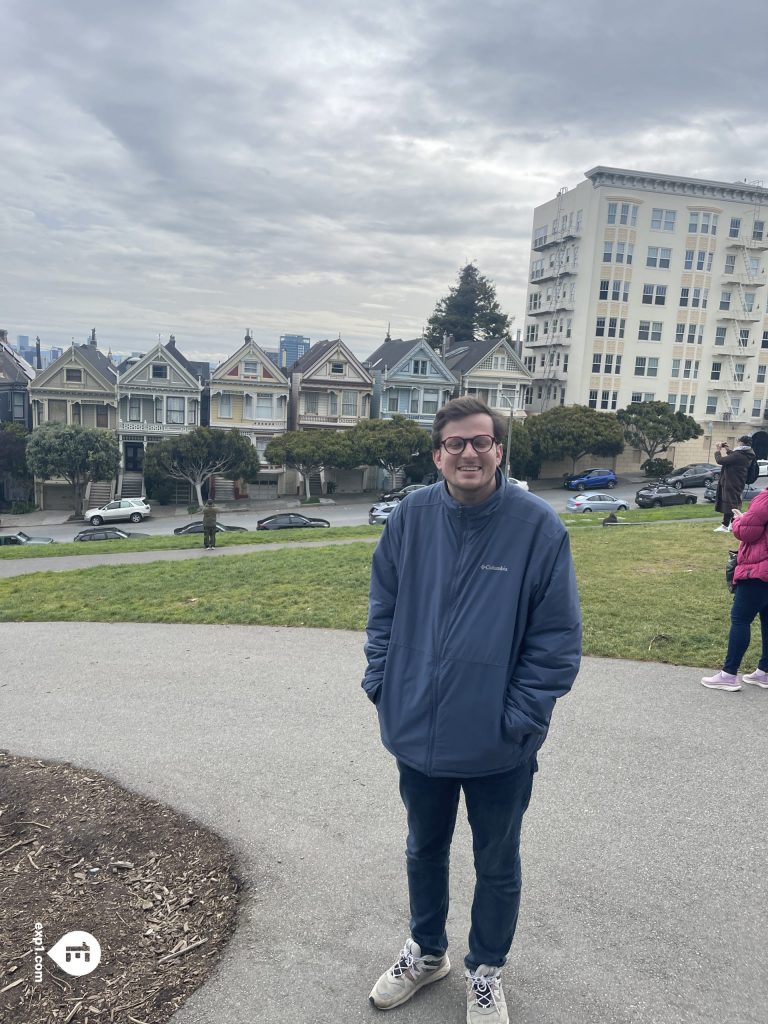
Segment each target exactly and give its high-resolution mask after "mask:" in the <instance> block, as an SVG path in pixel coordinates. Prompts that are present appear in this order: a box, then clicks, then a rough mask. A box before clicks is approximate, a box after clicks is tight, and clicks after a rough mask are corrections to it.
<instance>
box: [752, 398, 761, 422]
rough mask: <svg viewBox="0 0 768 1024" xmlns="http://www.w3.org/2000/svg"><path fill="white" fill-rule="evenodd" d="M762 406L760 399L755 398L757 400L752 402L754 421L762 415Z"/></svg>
mask: <svg viewBox="0 0 768 1024" xmlns="http://www.w3.org/2000/svg"><path fill="white" fill-rule="evenodd" d="M761 405H762V403H761V401H760V399H759V398H755V399H753V400H752V417H753V419H754V417H755V416H759V415H760V407H761Z"/></svg>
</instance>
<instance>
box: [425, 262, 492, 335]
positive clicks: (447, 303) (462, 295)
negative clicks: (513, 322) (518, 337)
mask: <svg viewBox="0 0 768 1024" xmlns="http://www.w3.org/2000/svg"><path fill="white" fill-rule="evenodd" d="M444 334H450V335H453V343H454V345H461V344H466V343H467V342H472V341H481V340H483V339H485V338H509V317H508V316H507V314H506V313H503V312H502V310H501V307H500V306H499V302H498V299H497V298H496V286H495V285H494V284H493V282H492V281H489V280H488V278H487V277H484V276H483V275H482V274H481V273H480V271H479V270H478V269H477V267H476V266H475V265H474V264H473V263H468V264H467V265H466V267H464V268H463V269H462V270H460V271H459V276H458V281H457V283H456V285H455V286H454V287H453V288H451V290H450V292H449V293H448V295H446V296H445V298H442V299H440V301H439V302H438V304H437V305H436V306H435V311H434V313H433V314H432V316H431V317H430V318H429V321H428V323H427V330H426V332H425V337H426V339H427V341H428V342H429V344H430V345H431V346H432V348H438V347H439V346H440V345H442V343H443V335H444Z"/></svg>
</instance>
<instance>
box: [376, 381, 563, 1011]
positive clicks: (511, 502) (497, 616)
mask: <svg viewBox="0 0 768 1024" xmlns="http://www.w3.org/2000/svg"><path fill="white" fill-rule="evenodd" d="M505 432H506V428H505V422H504V421H503V420H502V419H501V417H499V416H497V415H496V414H494V413H492V412H491V410H490V409H489V408H488V407H487V406H486V405H485V404H484V403H483V402H480V401H478V400H476V399H474V398H470V397H465V398H457V399H454V400H453V401H452V402H449V403H448V404H447V405H445V406H443V408H442V409H440V410H439V411H438V413H437V416H436V417H435V421H434V424H433V427H432V447H433V452H432V457H433V459H434V462H435V465H436V466H437V468H438V469H439V470H440V471H441V472H442V474H443V477H444V480H443V481H441V482H439V483H436V484H433V485H432V486H431V487H425V488H423V489H421V490H418V491H415V492H412V493H411V494H409V495H408V497H407V498H406V499H405V500H404V501H402V502H401V503H400V505H399V506H398V507H397V508H396V509H395V511H394V512H393V513H392V515H391V516H390V518H389V520H388V522H387V525H386V526H385V528H384V532H383V534H382V536H381V539H380V541H379V543H378V545H377V547H376V551H375V553H374V556H373V568H372V578H371V592H370V605H369V613H368V625H367V631H368V641H367V643H366V647H365V652H366V656H367V659H368V667H367V670H366V672H365V676H364V678H363V688H364V690H365V692H366V694H367V695H368V697H369V698H370V699H371V700H372V701H373V702H374V703H375V704H376V707H377V709H378V714H379V724H380V728H381V738H382V742H383V743H384V746H385V747H386V748H387V749H388V750H389V751H390V752H391V753H392V754H393V755H394V756H395V757H396V759H397V765H398V769H399V772H400V795H401V798H402V800H403V803H404V805H405V809H406V812H407V817H408V840H407V844H406V863H407V874H408V890H409V896H410V910H411V922H410V932H411V934H410V937H409V938H408V939H407V940H406V942H405V946H404V947H403V949H402V951H401V953H400V956H399V958H398V960H397V962H396V963H395V964H394V965H393V966H392V967H391V968H390V969H389V970H388V971H386V972H385V973H384V974H382V976H381V977H380V978H379V980H378V981H377V982H376V984H375V986H374V988H373V991H372V992H371V995H370V999H371V1002H372V1003H373V1004H374V1006H377V1007H378V1008H379V1009H382V1010H388V1009H391V1008H392V1007H394V1006H399V1005H400V1004H401V1003H404V1002H406V1001H407V1000H408V999H410V998H411V996H413V995H414V994H415V993H416V992H417V991H418V990H419V989H420V988H421V987H422V986H424V985H428V984H429V983H430V982H433V981H438V980H439V979H440V978H443V977H445V975H446V974H447V973H448V971H449V970H450V962H449V960H448V953H447V947H448V938H447V935H446V930H445V925H446V920H447V915H448V895H449V892H448V861H449V854H450V846H451V839H452V836H453V830H454V826H455V823H456V814H457V810H458V804H459V796H460V793H461V791H462V790H463V792H464V799H465V803H466V807H467V817H468V819H469V824H470V827H471V829H472V836H473V849H474V856H475V874H476V880H475V892H474V899H473V903H472V921H471V928H470V932H469V952H468V953H467V956H466V957H465V959H464V965H465V979H466V987H467V1021H468V1022H469V1024H507V1022H508V1020H509V1017H508V1014H507V1007H506V1002H505V998H504V993H503V990H502V987H501V981H500V972H501V968H502V967H503V965H504V963H505V961H506V958H507V953H508V952H509V949H510V946H511V944H512V939H513V936H514V933H515V926H516V924H517V915H518V908H519V905H520V886H521V873H520V854H519V845H520V830H521V825H522V819H523V814H524V813H525V811H526V809H527V807H528V801H529V799H530V796H531V789H532V786H533V775H534V772H535V771H536V770H537V762H536V751H537V750H538V749H539V747H540V746H541V745H542V743H543V742H544V739H545V738H546V735H547V729H548V726H549V720H550V717H551V715H552V709H553V707H554V703H555V700H556V699H557V698H558V697H561V696H562V695H563V694H565V693H567V692H568V690H569V689H570V687H571V685H572V683H573V680H574V678H575V677H576V673H577V671H578V668H579V660H580V653H581V619H580V613H579V601H578V594H577V590H576V582H575V577H574V572H573V563H572V560H571V555H570V548H569V543H568V534H567V533H566V530H565V528H564V527H563V524H562V523H561V522H560V519H559V518H558V516H557V515H556V514H555V513H554V512H553V510H552V509H551V508H550V507H549V506H548V505H547V504H546V503H545V502H543V501H541V500H540V499H539V498H537V497H536V496H535V495H533V494H529V493H527V492H526V491H523V490H522V489H521V488H519V487H515V486H514V485H512V484H509V483H508V482H507V480H506V479H505V478H504V476H503V474H502V473H501V471H500V470H499V465H500V463H501V459H502V439H503V437H504V436H505Z"/></svg>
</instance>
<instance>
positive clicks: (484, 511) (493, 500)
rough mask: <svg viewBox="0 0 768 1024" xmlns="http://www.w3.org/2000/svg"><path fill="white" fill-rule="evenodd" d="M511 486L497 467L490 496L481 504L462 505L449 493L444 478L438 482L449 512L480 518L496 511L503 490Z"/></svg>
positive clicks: (441, 495)
mask: <svg viewBox="0 0 768 1024" xmlns="http://www.w3.org/2000/svg"><path fill="white" fill-rule="evenodd" d="M511 486H512V484H510V483H509V482H508V481H507V480H505V478H504V474H503V473H502V472H501V470H500V469H498V468H497V470H496V490H495V491H494V492H493V494H492V495H491V496H490V498H486V499H485V501H484V502H482V504H480V505H462V504H461V502H460V501H456V499H455V498H453V497H452V496H451V493H450V491H449V490H448V485H447V484H446V482H445V480H443V482H442V483H441V484H440V497H441V498H442V500H443V503H444V504H445V505H446V506H447V507H448V509H449V510H450V511H451V512H461V513H462V515H465V516H467V518H470V519H480V518H483V517H484V516H488V515H491V514H492V513H493V512H495V511H496V509H497V508H498V507H499V505H500V504H501V501H502V498H503V497H504V492H505V491H506V489H507V488H508V487H511Z"/></svg>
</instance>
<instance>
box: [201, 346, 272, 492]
mask: <svg viewBox="0 0 768 1024" xmlns="http://www.w3.org/2000/svg"><path fill="white" fill-rule="evenodd" d="M289 393H290V385H289V382H288V378H287V377H286V376H285V375H284V374H283V373H282V372H281V371H280V370H279V369H278V368H277V366H275V364H274V363H273V362H272V360H271V359H269V357H268V356H267V355H266V354H265V353H264V351H263V350H262V349H261V348H259V346H258V345H257V344H256V342H255V341H254V340H253V338H252V337H251V335H250V332H248V333H247V334H246V335H245V341H244V343H243V344H242V345H241V346H240V348H239V349H238V350H237V352H235V353H234V355H231V356H230V357H229V359H227V360H225V361H224V362H223V363H222V364H221V365H220V366H217V367H216V369H215V370H214V371H213V373H212V374H211V410H210V424H211V427H212V428H218V429H221V430H231V429H232V428H235V429H236V430H239V431H240V432H241V433H243V434H245V435H246V437H248V438H249V439H250V441H251V443H252V444H253V445H254V447H255V448H256V450H257V451H258V453H259V458H260V459H261V472H260V473H259V476H258V481H257V482H255V483H249V484H244V483H242V484H241V483H240V482H239V481H235V482H234V484H233V481H231V480H224V479H223V478H221V477H217V478H216V479H215V481H214V486H213V493H214V496H215V497H216V498H217V499H218V500H219V501H227V500H230V499H232V498H237V497H244V496H245V494H246V493H247V495H248V496H249V497H251V498H260V497H261V498H272V497H277V496H278V495H282V494H284V493H285V467H284V466H273V465H270V464H269V463H268V462H267V461H266V460H265V458H264V449H265V448H266V447H267V444H268V443H269V442H270V441H271V440H272V438H273V437H274V436H275V435H276V434H283V433H285V431H286V429H287V427H288V396H289Z"/></svg>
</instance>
